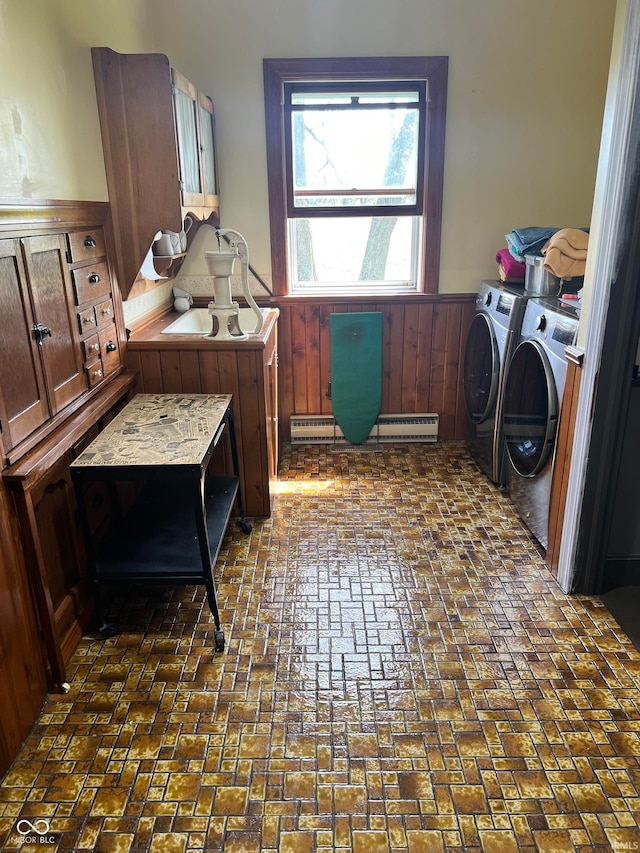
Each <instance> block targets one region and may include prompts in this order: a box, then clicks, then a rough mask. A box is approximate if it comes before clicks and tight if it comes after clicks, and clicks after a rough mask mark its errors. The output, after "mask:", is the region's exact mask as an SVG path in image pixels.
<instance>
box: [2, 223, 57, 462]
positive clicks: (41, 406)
mask: <svg viewBox="0 0 640 853" xmlns="http://www.w3.org/2000/svg"><path fill="white" fill-rule="evenodd" d="M0 317H2V323H0V389H1V390H2V398H1V399H0V418H2V430H3V441H4V445H5V450H7V451H9V450H10V449H11V448H13V447H15V446H16V445H17V444H19V443H20V442H21V441H22V440H23V439H24V438H26V437H27V436H28V435H30V434H31V433H32V432H33V431H34V430H36V429H37V428H38V427H39V426H41V425H42V424H43V423H44V422H45V421H46V420H47V418H48V417H49V409H48V406H47V399H46V392H45V386H44V375H43V372H42V366H41V363H40V354H39V352H38V349H39V347H38V345H37V344H36V342H35V337H34V335H33V324H34V319H33V313H32V310H31V302H30V299H29V291H28V287H27V281H26V273H25V268H24V263H23V260H22V254H21V251H20V242H19V241H18V240H0Z"/></svg>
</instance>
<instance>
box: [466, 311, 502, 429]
mask: <svg viewBox="0 0 640 853" xmlns="http://www.w3.org/2000/svg"><path fill="white" fill-rule="evenodd" d="M463 381H464V401H465V405H466V407H467V414H468V415H469V417H470V418H471V420H472V421H473V422H474V423H476V424H480V423H482V422H483V421H485V420H486V419H487V418H488V417H490V416H491V415H493V413H494V410H495V406H496V398H497V395H498V384H499V381H500V352H499V349H498V341H497V339H496V333H495V331H494V329H493V326H492V325H491V321H490V320H489V319H488V317H487V316H486V314H482V313H480V314H476V316H475V317H474V318H473V322H472V323H471V326H470V327H469V334H468V336H467V344H466V348H465V352H464V374H463Z"/></svg>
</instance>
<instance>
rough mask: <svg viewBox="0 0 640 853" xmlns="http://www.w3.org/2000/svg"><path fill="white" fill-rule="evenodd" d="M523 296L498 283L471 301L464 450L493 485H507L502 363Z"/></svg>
mask: <svg viewBox="0 0 640 853" xmlns="http://www.w3.org/2000/svg"><path fill="white" fill-rule="evenodd" d="M525 302H526V300H525V297H524V295H523V292H522V290H520V291H517V290H515V289H511V288H509V287H508V286H506V285H503V284H501V283H500V282H499V281H483V282H482V283H481V285H480V289H479V291H478V295H477V297H476V315H475V317H474V318H473V320H472V322H471V326H470V328H469V334H468V335H467V340H466V345H465V353H464V372H463V383H464V400H465V405H466V409H467V447H468V449H469V452H470V453H471V456H472V457H473V458H474V460H475V461H476V464H477V465H478V467H479V468H480V469H481V470H482V471H483V472H484V473H485V474H486V475H487V476H488V477H489V478H490V479H491V480H492V481H493V482H494V483H496V484H497V485H499V486H506V485H507V482H508V470H509V466H508V461H507V455H506V448H505V444H504V438H503V434H502V418H501V412H502V388H503V383H504V375H505V369H506V365H507V363H508V361H509V359H510V357H511V354H512V352H513V350H514V348H515V345H516V344H517V342H518V339H519V333H520V325H521V323H522V314H523V311H524V305H525Z"/></svg>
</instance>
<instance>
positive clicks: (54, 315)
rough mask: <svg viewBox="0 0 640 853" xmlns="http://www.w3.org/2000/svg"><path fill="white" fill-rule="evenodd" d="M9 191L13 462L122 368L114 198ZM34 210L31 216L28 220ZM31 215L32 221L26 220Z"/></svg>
mask: <svg viewBox="0 0 640 853" xmlns="http://www.w3.org/2000/svg"><path fill="white" fill-rule="evenodd" d="M69 207H70V203H69V204H68V203H65V202H61V203H56V202H51V203H49V204H44V203H43V204H40V205H37V204H36V203H30V204H27V203H26V202H25V204H24V205H17V204H13V203H6V204H5V203H4V202H3V201H1V200H0V316H1V317H2V323H1V324H0V461H1V462H2V464H3V465H4V464H6V463H11V462H13V461H14V460H15V459H17V458H19V456H20V455H22V454H23V453H25V452H26V451H27V450H29V449H30V448H31V447H32V446H33V445H34V444H35V443H37V442H38V441H39V440H41V439H42V437H43V434H42V433H43V430H45V431H47V430H49V429H53V428H55V426H56V425H57V424H58V423H59V422H60V421H61V420H62V419H64V418H65V417H66V416H67V415H69V414H70V413H71V411H73V410H74V409H75V408H77V407H78V406H80V405H82V401H83V399H84V398H85V396H87V395H88V394H90V393H91V392H92V391H93V389H94V388H96V386H98V385H100V384H101V383H102V382H103V381H105V380H106V379H107V378H108V377H109V376H111V375H112V374H114V372H115V371H119V370H121V358H120V351H121V346H122V343H123V341H122V338H123V333H121V332H119V330H118V323H117V322H116V313H118V321H119V322H120V324H121V319H120V313H119V312H120V305H119V299H118V298H117V295H116V293H115V292H114V291H113V290H112V282H111V273H110V265H109V261H108V258H107V247H106V240H105V227H104V226H105V221H106V217H107V214H108V205H106V204H102V205H101V204H100V203H93V202H88V203H86V204H81V205H77V206H76V207H75V208H74V214H75V216H76V218H77V220H78V221H75V222H74V221H70V223H69V230H66V229H64V230H63V227H62V226H61V222H60V217H63V216H65V215H67V214H68V212H69V211H68V208H69ZM29 217H31V218H30V220H29V221H27V220H28V219H29ZM23 219H24V221H22V220H23Z"/></svg>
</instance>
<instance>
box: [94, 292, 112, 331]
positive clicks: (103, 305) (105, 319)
mask: <svg viewBox="0 0 640 853" xmlns="http://www.w3.org/2000/svg"><path fill="white" fill-rule="evenodd" d="M112 322H113V301H112V300H111V299H105V300H103V301H102V302H98V304H97V305H96V323H97V325H98V326H104V324H105V323H112Z"/></svg>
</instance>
